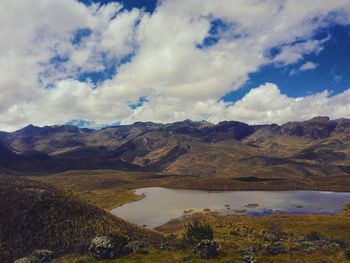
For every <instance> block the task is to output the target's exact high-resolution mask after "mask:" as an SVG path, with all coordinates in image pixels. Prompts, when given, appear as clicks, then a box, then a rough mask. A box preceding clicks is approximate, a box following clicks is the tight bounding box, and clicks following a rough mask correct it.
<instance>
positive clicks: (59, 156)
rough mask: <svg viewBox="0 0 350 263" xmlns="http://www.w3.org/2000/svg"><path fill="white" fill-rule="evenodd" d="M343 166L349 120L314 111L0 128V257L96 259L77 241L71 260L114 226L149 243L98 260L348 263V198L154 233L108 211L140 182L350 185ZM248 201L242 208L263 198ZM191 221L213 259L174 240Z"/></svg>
mask: <svg viewBox="0 0 350 263" xmlns="http://www.w3.org/2000/svg"><path fill="white" fill-rule="evenodd" d="M349 168H350V120H348V119H339V120H330V119H329V118H327V117H316V118H313V119H311V120H308V121H305V122H291V123H286V124H284V125H281V126H278V125H248V124H244V123H240V122H223V123H219V124H217V125H214V124H211V123H208V122H193V121H189V120H186V121H183V122H178V123H170V124H157V123H148V122H146V123H134V124H132V125H126V126H113V127H107V128H103V129H100V130H90V129H81V128H77V127H74V126H67V125H66V126H46V127H35V126H28V127H25V128H23V129H21V130H18V131H16V132H12V133H6V132H2V133H0V182H1V183H0V186H1V194H2V196H1V198H2V200H3V202H2V204H1V205H0V212H1V218H2V222H1V226H2V228H1V229H0V230H1V231H0V244H1V246H0V251H1V253H0V256H1V260H2V261H4V262H11V261H10V259H11V260H13V259H16V258H19V257H23V256H26V255H27V254H28V253H30V252H31V251H32V250H33V249H39V248H45V249H51V250H53V251H54V252H55V255H56V256H55V257H56V259H55V260H54V261H53V262H76V263H77V262H86V263H87V262H95V261H96V260H95V259H94V258H93V257H91V256H88V252H86V247H85V250H83V251H84V252H83V255H80V254H79V251H80V249H79V247H81V246H82V244H86V243H89V242H90V241H91V239H92V238H93V237H94V236H99V235H106V234H110V233H118V234H120V233H121V234H122V235H125V236H126V237H127V238H128V239H129V240H130V241H131V242H133V241H137V242H139V241H140V240H145V241H147V242H148V243H149V245H150V247H149V249H148V250H147V253H145V254H143V253H131V254H129V255H126V256H123V257H121V258H120V259H113V260H107V261H103V262H181V261H187V262H231V261H232V260H236V261H237V262H254V261H243V260H245V259H244V258H248V256H249V255H250V256H251V257H252V258H254V260H256V261H257V262H322V261H321V260H326V261H324V262H347V257H348V256H347V255H348V254H347V253H348V252H347V251H348V250H349V247H350V246H349V242H350V240H349V236H350V235H349V233H350V223H349V222H350V220H349V219H350V216H349V215H350V213H349V209H348V206H347V205H345V206H344V208H343V209H342V208H341V207H340V208H339V209H338V210H341V211H339V212H337V213H335V214H317V213H316V214H288V213H285V212H283V211H276V212H275V213H272V214H267V215H262V216H259V217H256V216H252V215H248V214H245V213H233V214H230V215H223V214H219V213H217V212H215V211H211V210H210V209H204V211H199V210H196V211H192V212H191V213H188V214H187V215H186V216H184V217H183V218H173V219H171V220H170V221H168V220H167V221H168V222H167V223H166V222H163V223H165V224H163V225H161V226H158V227H157V228H156V229H155V230H149V229H147V227H144V226H142V225H144V224H145V223H144V224H142V223H141V224H139V226H136V225H134V224H131V223H129V222H126V221H125V220H123V219H120V218H118V217H116V216H113V215H111V214H110V211H111V210H112V209H114V208H117V207H120V206H122V205H124V204H126V203H129V202H133V201H137V200H140V199H142V198H144V196H142V195H137V194H135V192H134V190H135V189H139V188H146V187H162V188H166V189H188V190H205V191H233V190H236V191H243V190H246V191H248V190H249V191H261V190H265V191H274V190H279V191H282V190H315V191H335V192H350V169H349ZM204 199H205V198H203V205H202V207H201V208H203V207H205V206H206V205H205V201H204ZM245 199H246V198H245ZM256 199H257V200H251V201H250V202H249V203H252V204H256V205H260V204H259V203H260V201H259V199H260V198H256ZM247 204H248V203H247V202H245V201H242V204H241V205H243V206H244V205H247ZM224 205H226V204H224V203H223V204H222V206H223V207H224ZM145 209H147V207H145ZM186 209H187V208H186ZM252 209H253V208H252ZM187 210H191V207H188V209H187ZM201 210H203V209H201ZM338 210H337V211H338ZM74 211H76V213H75V212H74ZM73 212H74V213H73ZM67 213H68V214H67ZM5 215H6V216H5ZM154 216H155V217H156V216H157V215H156V214H155V215H154ZM175 217H177V216H175ZM12 218H17V219H16V221H13V220H11V219H12ZM39 218H40V222H44V223H43V224H41V223H39V221H38V220H39ZM193 219H196V220H199V221H200V222H204V223H207V224H209V225H210V226H211V227H212V228H213V233H214V237H215V239H216V240H217V241H218V242H219V243H220V245H221V246H222V250H221V252H220V255H219V257H217V258H216V259H211V260H209V261H208V260H205V259H201V258H200V257H198V255H196V254H193V253H192V251H193V246H194V245H193V244H192V245H185V246H182V245H181V244H180V243H181V242H182V241H181V240H182V239H183V235H184V232H185V228H184V226H185V225H186V224H187V223H189V222H191V220H193ZM30 222H31V223H30ZM57 222H60V223H59V224H58V223H57ZM21 226H23V227H21ZM8 231H10V232H11V233H16V239H13V238H11V237H10V236H9V232H8ZM33 231H36V232H33ZM33 233H35V235H33ZM315 233H317V234H315ZM310 235H311V236H312V235H316V239H315V237H314V239H312V240H311V239H310ZM28 236H31V237H30V238H29V239H30V240H31V241H30V242H29V243H28V244H26V242H25V240H28ZM58 240H60V241H58ZM298 240H299V241H300V242H302V244H303V246H305V247H300V246H298V242H299V241H298ZM179 242H180V243H179ZM161 244H163V248H161ZM164 244H168V245H169V247H168V248H167V249H164ZM271 245H273V246H275V245H276V246H280V247H278V248H277V250H278V252H271V251H270V250H269V247H270V246H271ZM281 247H283V248H281ZM10 250H11V251H12V252H11V253H9V252H8V251H10ZM246 250H247V251H248V250H249V251H250V250H252V251H250V252H249V251H248V252H249V253H250V254H249V253H248V252H247V251H246ZM242 251H243V252H242ZM244 251H245V252H244ZM269 251H270V252H271V253H270V252H269ZM283 251H284V252H283ZM246 253H248V254H249V255H246Z"/></svg>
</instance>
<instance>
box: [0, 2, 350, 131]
mask: <svg viewBox="0 0 350 263" xmlns="http://www.w3.org/2000/svg"><path fill="white" fill-rule="evenodd" d="M349 13H350V7H349V5H348V0H333V1H326V0H322V1H312V0H307V1H303V3H301V2H298V1H293V0H285V1H281V0H266V1H255V0H252V1H246V0H237V1H234V3H233V2H232V0H221V1H215V0H206V1H201V0H186V1H185V0H163V1H161V3H160V4H159V6H158V8H157V10H156V11H155V12H154V13H153V14H148V13H144V12H142V11H140V10H137V9H133V10H131V11H121V5H120V4H118V3H112V4H108V5H106V6H102V7H100V6H98V5H96V4H95V5H92V6H90V7H87V6H85V5H83V4H82V3H79V2H78V1H71V0H61V1H54V0H46V1H41V0H32V1H30V3H29V1H25V0H19V1H10V0H5V1H1V2H0V31H1V35H0V115H1V126H0V130H13V129H16V128H19V127H22V126H24V125H26V124H29V123H33V124H36V125H46V124H59V123H64V122H66V121H68V120H71V119H85V120H87V121H91V122H93V123H95V124H97V125H101V124H107V123H114V122H116V121H122V122H124V123H126V122H130V121H133V120H159V121H165V122H167V121H172V120H180V119H185V118H193V119H202V118H207V119H210V120H212V121H219V120H223V119H239V120H242V121H249V122H267V121H269V120H270V121H274V120H276V121H277V122H279V121H285V120H288V119H293V118H301V116H303V117H306V116H309V115H310V116H311V115H312V114H316V115H318V114H321V113H322V112H324V111H323V108H322V107H316V106H315V110H311V109H308V107H307V106H308V105H307V104H306V103H304V104H302V103H301V102H302V101H310V102H316V101H318V99H320V100H322V101H328V102H329V103H333V105H332V107H330V106H329V105H328V104H327V105H328V107H329V112H330V113H329V114H333V115H334V116H340V115H339V114H340V113H342V114H343V116H348V115H349V113H350V111H349V107H348V104H347V100H346V99H336V98H337V96H338V95H337V96H335V97H329V94H328V93H327V92H325V93H319V94H314V95H312V96H308V97H305V98H299V99H298V102H295V100H296V99H293V98H288V97H287V96H284V95H282V94H280V92H279V90H278V88H277V87H273V85H270V84H269V85H267V86H266V87H265V86H263V87H259V88H257V89H255V90H252V91H251V92H249V93H248V94H247V95H246V96H245V97H244V98H243V99H242V100H241V101H239V102H237V103H236V104H234V105H228V104H225V103H224V102H222V101H220V102H218V99H219V98H220V97H221V96H223V95H224V94H225V93H227V92H229V91H231V90H235V89H239V88H240V87H241V86H242V85H243V84H244V83H245V82H246V81H247V80H248V79H249V77H248V76H249V75H248V74H249V73H251V72H255V71H257V70H258V69H259V68H260V67H261V66H263V65H266V64H270V63H273V64H275V65H278V66H285V65H289V64H294V63H297V62H301V61H303V59H304V56H305V55H306V54H311V53H318V52H321V51H322V48H323V45H324V43H325V42H326V41H328V39H329V37H328V38H326V39H323V40H317V39H314V38H313V33H314V32H315V30H317V29H319V28H321V27H326V26H328V25H329V24H331V23H333V22H337V23H342V24H348V23H349V21H350V20H349ZM330 14H333V15H332V16H330ZM334 14H336V15H334ZM216 19H220V20H221V21H223V23H225V25H226V29H225V30H219V32H218V37H219V39H218V42H217V43H216V44H214V45H211V46H207V47H204V48H202V49H199V48H197V45H198V44H201V43H202V42H203V40H204V39H205V38H206V37H207V36H208V32H209V29H210V26H211V22H212V21H213V20H216ZM82 28H89V29H90V30H91V34H90V35H89V36H88V37H86V38H84V39H83V41H82V42H81V43H79V45H73V44H72V38H73V37H74V32H76V30H78V29H82ZM276 47H277V48H278V50H279V52H278V54H277V55H276V56H274V57H271V56H270V55H269V53H270V51H271V49H272V48H276ZM131 54H133V55H134V56H133V58H132V60H131V61H130V62H128V63H126V64H123V65H121V66H120V67H119V68H118V69H117V74H116V75H115V76H110V79H108V80H106V81H104V82H102V83H99V84H98V85H97V87H95V86H94V85H93V84H92V83H90V82H88V81H85V82H84V81H78V80H77V79H78V77H79V74H81V73H83V72H97V71H101V72H103V71H104V70H105V69H106V66H108V64H110V63H116V64H118V62H119V61H120V60H122V59H123V58H125V57H126V56H130V55H131ZM54 57H56V58H58V57H59V58H61V59H66V61H65V62H63V63H56V64H55V63H50V61H51V62H52V58H54ZM106 64H107V65H106ZM309 66H310V65H309ZM271 81H273V80H271ZM267 87H269V88H267ZM346 94H347V93H346V92H344V93H343V94H342V95H341V96H343V97H344V96H345V97H344V98H348V97H346V96H348V95H346ZM142 96H146V97H147V98H148V99H149V101H148V102H146V103H145V104H144V105H143V107H140V108H137V109H135V110H133V109H131V108H130V107H129V104H130V103H135V102H136V101H138V99H139V98H140V97H142ZM339 96H340V95H339ZM338 104H339V105H338ZM297 105H302V106H305V110H304V109H303V108H302V107H301V106H298V107H297ZM344 105H345V106H344ZM285 106H286V107H287V108H288V107H294V108H293V110H298V111H300V112H301V113H300V114H296V115H293V114H295V112H292V111H290V110H284V109H283V107H285ZM323 106H324V107H325V105H323ZM325 108H326V107H325ZM330 108H331V109H330ZM306 111H307V112H310V114H307V113H306ZM311 113H312V114H311ZM327 114H328V113H327Z"/></svg>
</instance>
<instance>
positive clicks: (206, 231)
mask: <svg viewBox="0 0 350 263" xmlns="http://www.w3.org/2000/svg"><path fill="white" fill-rule="evenodd" d="M213 238H214V232H213V228H212V227H211V226H210V225H209V224H206V223H202V222H199V221H198V220H193V221H192V222H190V223H188V224H187V225H186V226H185V233H184V236H183V240H184V241H185V242H187V243H190V244H193V243H197V242H200V241H201V240H203V239H208V240H212V239H213Z"/></svg>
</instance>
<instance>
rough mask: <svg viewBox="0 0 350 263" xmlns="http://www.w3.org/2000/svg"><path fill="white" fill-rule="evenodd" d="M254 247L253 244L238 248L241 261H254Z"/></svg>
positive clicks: (251, 262)
mask: <svg viewBox="0 0 350 263" xmlns="http://www.w3.org/2000/svg"><path fill="white" fill-rule="evenodd" d="M255 253H256V248H255V247H253V246H249V247H245V248H242V249H240V250H239V254H240V255H241V257H242V259H243V261H242V263H243V262H244V263H256V259H255Z"/></svg>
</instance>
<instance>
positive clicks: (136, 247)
mask: <svg viewBox="0 0 350 263" xmlns="http://www.w3.org/2000/svg"><path fill="white" fill-rule="evenodd" d="M148 248H149V243H148V242H147V241H144V240H140V241H131V242H129V243H128V244H127V245H126V246H125V253H126V254H129V253H141V254H146V253H148Z"/></svg>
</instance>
